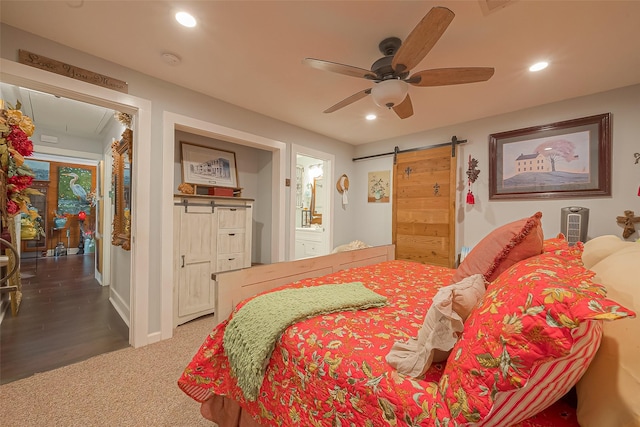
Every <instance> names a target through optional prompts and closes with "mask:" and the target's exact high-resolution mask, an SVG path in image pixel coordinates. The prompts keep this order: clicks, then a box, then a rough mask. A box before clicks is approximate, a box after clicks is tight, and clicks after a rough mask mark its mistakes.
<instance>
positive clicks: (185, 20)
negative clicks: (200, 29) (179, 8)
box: [176, 12, 196, 28]
mask: <svg viewBox="0 0 640 427" xmlns="http://www.w3.org/2000/svg"><path fill="white" fill-rule="evenodd" d="M176 21H178V22H179V23H180V25H184V26H185V27H189V28H193V27H195V26H196V18H194V17H193V16H192V15H190V14H188V13H187V12H178V13H176Z"/></svg>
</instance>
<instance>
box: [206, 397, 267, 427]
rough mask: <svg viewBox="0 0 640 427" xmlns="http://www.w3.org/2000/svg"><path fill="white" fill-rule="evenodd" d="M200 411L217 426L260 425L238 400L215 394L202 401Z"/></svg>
mask: <svg viewBox="0 0 640 427" xmlns="http://www.w3.org/2000/svg"><path fill="white" fill-rule="evenodd" d="M200 413H201V414H202V416H203V417H204V418H206V419H208V420H210V421H213V422H214V423H216V424H218V427H262V425H261V424H258V422H257V421H255V420H254V419H253V418H252V417H251V415H249V413H248V412H247V411H244V410H243V409H242V408H241V407H240V405H239V404H238V402H236V401H235V400H233V399H230V398H227V397H225V396H218V395H217V394H215V395H213V396H212V397H211V398H209V399H207V400H205V401H204V402H202V404H201V406H200Z"/></svg>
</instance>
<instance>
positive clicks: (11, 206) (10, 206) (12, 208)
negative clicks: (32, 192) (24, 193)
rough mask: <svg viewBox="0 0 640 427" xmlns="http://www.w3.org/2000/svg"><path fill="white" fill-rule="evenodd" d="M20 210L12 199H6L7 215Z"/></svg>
mask: <svg viewBox="0 0 640 427" xmlns="http://www.w3.org/2000/svg"><path fill="white" fill-rule="evenodd" d="M18 212H20V206H19V205H18V204H17V203H16V202H14V201H13V200H7V213H8V214H9V215H15V214H17V213H18Z"/></svg>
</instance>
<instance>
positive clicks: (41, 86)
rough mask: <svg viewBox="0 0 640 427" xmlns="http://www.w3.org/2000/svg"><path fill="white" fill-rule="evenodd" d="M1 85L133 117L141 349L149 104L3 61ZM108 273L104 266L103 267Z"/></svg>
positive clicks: (136, 325)
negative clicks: (21, 88)
mask: <svg viewBox="0 0 640 427" xmlns="http://www.w3.org/2000/svg"><path fill="white" fill-rule="evenodd" d="M0 81H2V82H5V83H8V84H12V85H16V86H22V87H25V88H29V89H35V90H39V91H42V92H46V93H50V94H52V95H58V96H63V97H65V98H71V99H74V100H77V101H82V102H86V103H88V104H94V105H99V106H101V107H106V108H110V109H113V110H117V111H121V112H124V113H128V114H131V115H133V116H134V123H135V124H136V125H135V126H134V130H133V133H134V138H133V141H134V143H133V145H134V150H133V151H134V152H136V153H138V155H137V156H136V159H137V160H136V162H134V165H133V168H134V170H133V171H132V175H133V177H134V182H133V183H134V185H133V186H132V208H133V209H134V212H136V215H134V216H133V218H132V223H131V238H132V242H133V244H132V247H131V251H130V260H131V274H130V276H129V285H130V286H129V291H130V301H131V305H130V318H129V344H131V345H132V346H133V347H141V346H144V345H147V344H149V265H150V263H149V237H148V236H149V235H150V225H149V221H145V218H148V217H149V216H150V213H151V200H150V196H149V192H148V191H143V190H142V189H146V188H149V186H150V185H151V177H150V175H151V174H150V170H151V163H150V158H151V101H149V100H146V99H143V98H138V97H135V96H132V95H129V94H126V93H121V92H116V91H114V90H110V89H106V88H103V87H100V86H96V85H93V84H90V83H85V82H82V81H79V80H74V79H70V78H68V77H66V76H61V75H58V74H54V73H50V72H47V71H44V70H40V69H38V68H34V67H30V66H28V65H24V64H19V63H17V62H13V61H9V60H7V59H4V58H0ZM105 268H106V266H105Z"/></svg>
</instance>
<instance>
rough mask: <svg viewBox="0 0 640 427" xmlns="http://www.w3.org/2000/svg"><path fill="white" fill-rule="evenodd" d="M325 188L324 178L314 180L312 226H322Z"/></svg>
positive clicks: (312, 188)
mask: <svg viewBox="0 0 640 427" xmlns="http://www.w3.org/2000/svg"><path fill="white" fill-rule="evenodd" d="M323 200H324V186H323V179H322V177H321V176H320V177H317V178H313V186H312V187H311V224H322V201H323Z"/></svg>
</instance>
